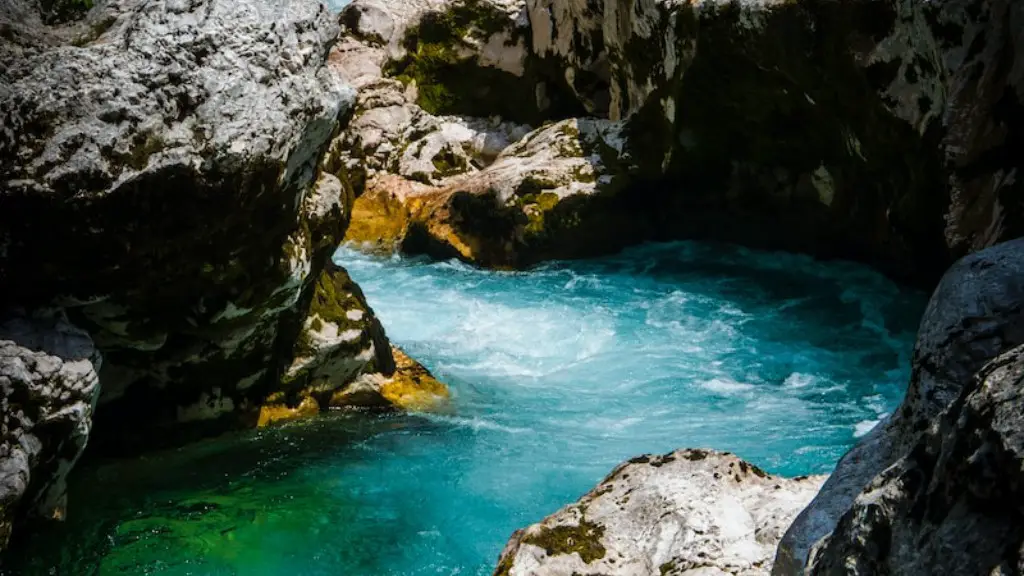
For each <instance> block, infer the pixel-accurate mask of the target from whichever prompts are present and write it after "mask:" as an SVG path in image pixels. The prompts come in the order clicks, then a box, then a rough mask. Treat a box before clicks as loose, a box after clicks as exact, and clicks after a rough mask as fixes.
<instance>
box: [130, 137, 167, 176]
mask: <svg viewBox="0 0 1024 576" xmlns="http://www.w3.org/2000/svg"><path fill="white" fill-rule="evenodd" d="M163 149H164V141H163V139H161V138H160V137H159V136H156V135H154V134H146V135H141V134H140V135H139V136H136V138H135V142H134V145H133V146H132V149H131V151H130V152H129V153H128V155H127V157H125V158H124V163H125V164H127V165H128V166H131V167H132V168H134V169H136V170H142V169H143V168H145V167H146V166H147V165H149V158H150V157H151V156H152V155H153V154H156V153H157V152H160V151H162V150H163Z"/></svg>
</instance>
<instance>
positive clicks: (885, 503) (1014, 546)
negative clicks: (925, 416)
mask: <svg viewBox="0 0 1024 576" xmlns="http://www.w3.org/2000/svg"><path fill="white" fill-rule="evenodd" d="M1022 549H1024V346H1018V347H1017V348H1014V349H1012V350H1010V351H1009V352H1007V353H1005V354H1003V355H1001V356H999V357H998V358H996V359H995V360H993V361H992V362H990V363H988V364H987V365H986V366H985V367H984V368H982V369H981V370H980V371H979V372H978V374H977V375H976V376H975V378H974V380H973V381H972V382H971V383H970V384H968V385H967V386H965V388H964V390H963V391H962V393H961V394H960V396H959V398H958V399H957V400H956V401H954V402H953V404H952V405H951V406H950V407H949V409H948V410H946V412H945V413H944V414H943V415H942V416H941V417H940V418H938V419H936V421H935V422H934V423H933V424H932V426H931V427H930V428H929V429H928V431H927V432H926V433H924V434H923V435H922V436H921V437H920V439H919V440H918V441H917V443H916V444H914V446H913V447H912V448H911V449H910V450H909V451H908V452H907V453H906V455H905V456H903V457H902V458H901V459H900V460H898V461H897V462H896V463H895V464H894V465H892V466H891V467H889V468H888V469H886V470H885V471H884V472H882V473H881V474H879V475H878V476H877V477H876V478H875V479H874V480H872V481H871V483H870V484H868V485H867V486H866V487H865V489H864V491H863V492H862V493H861V494H860V495H859V496H857V499H856V500H855V501H854V503H853V507H852V508H851V509H850V510H849V511H847V512H846V513H845V514H844V515H843V517H842V518H841V519H840V520H839V524H838V525H837V526H836V529H835V530H834V531H833V532H832V534H831V535H829V536H828V537H827V538H825V539H824V540H823V541H822V542H820V543H819V544H818V545H817V546H816V547H815V548H814V550H813V552H812V553H811V559H810V562H809V566H808V569H807V573H808V574H821V575H833V574H849V575H855V574H863V575H869V574H896V575H899V574H949V575H951V576H961V575H963V576H968V575H975V574H1020V573H1024V559H1022V557H1021V550H1022Z"/></svg>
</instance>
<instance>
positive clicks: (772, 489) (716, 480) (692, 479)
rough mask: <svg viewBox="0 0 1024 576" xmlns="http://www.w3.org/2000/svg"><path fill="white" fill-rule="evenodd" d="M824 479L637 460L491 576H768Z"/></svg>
mask: <svg viewBox="0 0 1024 576" xmlns="http://www.w3.org/2000/svg"><path fill="white" fill-rule="evenodd" d="M823 479H824V478H823V477H812V478H807V477H805V478H799V479H788V478H780V477H777V476H772V475H769V474H767V473H765V472H763V471H762V470H760V469H758V468H757V467H756V466H753V465H750V464H747V463H746V462H744V461H742V460H740V459H739V458H737V457H736V456H733V455H731V454H727V453H721V452H709V451H705V450H680V451H677V452H673V453H671V454H666V455H664V456H641V457H639V458H634V459H633V460H630V461H629V462H626V463H624V464H622V465H620V466H619V467H618V468H616V469H615V470H614V471H612V473H611V474H610V475H609V476H608V477H607V478H606V479H605V480H604V481H602V482H601V483H600V484H599V485H598V486H597V487H596V488H594V490H592V491H590V492H589V493H588V494H587V495H585V496H584V497H583V498H581V499H580V500H579V501H578V502H576V503H574V504H571V505H569V506H567V507H565V508H563V509H562V510H560V511H558V512H557V513H555V514H553V515H551V516H549V517H548V518H545V519H544V520H543V521H542V522H540V523H538V524H534V525H533V526H530V527H529V528H526V529H523V530H519V531H517V532H516V533H515V534H514V535H513V536H512V539H511V540H510V541H509V543H508V545H507V546H506V547H505V550H504V552H502V555H501V560H500V562H499V564H498V568H497V570H496V571H495V576H570V575H573V574H578V575H581V576H583V575H599V574H616V575H619V576H668V575H671V576H683V575H685V576H698V575H700V576H716V575H729V574H735V575H743V576H755V575H763V574H768V572H769V570H770V569H771V562H772V555H773V553H774V550H775V545H776V544H777V543H778V541H779V538H781V537H782V532H783V530H785V528H786V526H787V525H788V524H789V522H790V520H792V518H793V516H794V515H795V514H796V513H797V511H798V510H800V508H801V507H802V506H804V505H805V504H806V503H807V501H808V500H810V498H811V497H812V496H813V495H814V493H815V492H816V491H817V489H818V487H819V486H821V482H822V480H823Z"/></svg>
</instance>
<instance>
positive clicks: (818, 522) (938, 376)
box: [774, 239, 1024, 575]
mask: <svg viewBox="0 0 1024 576" xmlns="http://www.w3.org/2000/svg"><path fill="white" fill-rule="evenodd" d="M1020 344H1024V239H1019V240H1014V241H1011V242H1006V243H1003V244H1000V245H998V246H995V247H993V248H989V249H987V250H984V251H981V252H978V253H975V254H972V255H971V256H968V257H966V258H963V259H962V260H960V261H959V262H958V263H957V264H956V265H955V266H953V267H952V268H951V269H950V270H949V272H947V273H946V275H945V276H944V277H943V279H942V282H941V283H940V284H939V287H938V288H937V289H936V290H935V293H934V295H933V296H932V299H931V301H930V302H929V304H928V308H927V310H926V311H925V315H924V319H923V320H922V321H921V329H920V332H919V335H918V341H917V345H916V348H915V351H914V357H913V366H912V378H911V382H910V387H909V389H908V390H907V395H906V398H905V399H904V401H903V404H902V405H901V406H900V408H899V409H898V410H897V411H896V412H895V413H894V414H893V415H892V416H891V417H890V418H889V419H887V420H886V421H885V422H883V423H882V424H879V425H878V426H877V427H876V428H875V429H874V430H873V431H872V432H871V433H870V434H868V435H867V436H865V437H864V438H862V439H861V441H860V442H859V443H858V444H857V445H856V446H854V447H853V448H852V449H851V450H850V451H849V452H848V453H847V454H846V455H845V456H843V458H842V460H840V462H839V464H838V465H837V466H836V469H835V471H834V472H833V474H832V476H831V477H830V478H829V480H828V482H826V483H825V485H824V487H823V488H822V490H821V493H820V494H818V496H817V497H815V499H814V501H813V502H811V504H810V505H809V506H808V507H807V509H806V510H804V511H803V512H801V513H800V516H799V517H798V518H797V519H796V520H795V521H794V523H793V526H792V527H791V528H790V529H789V531H788V532H787V533H786V536H785V538H784V539H783V541H782V543H781V545H780V546H779V553H778V558H777V559H776V562H775V571H774V573H775V574H780V575H781V574H798V573H800V572H801V571H802V569H803V566H804V564H805V562H806V559H807V554H808V552H809V551H810V549H811V547H812V546H813V545H814V544H815V543H816V542H817V541H818V540H819V539H821V538H822V537H824V536H827V535H828V534H829V533H830V532H832V531H833V530H834V529H835V528H836V523H837V522H838V521H839V518H840V517H841V516H843V515H844V514H846V513H847V510H849V509H850V506H851V505H853V504H854V502H855V500H857V499H861V498H865V496H864V494H863V493H862V490H863V489H864V488H865V486H868V485H869V483H872V484H873V483H874V482H877V479H876V480H874V481H873V480H872V479H873V478H875V477H876V475H878V474H880V473H882V472H883V471H884V470H886V469H887V468H889V467H890V466H892V465H893V464H894V463H896V462H897V461H898V460H900V459H901V458H905V457H907V455H908V454H911V453H913V452H915V451H917V450H918V448H916V447H915V446H919V445H920V442H921V440H920V437H921V434H922V433H923V432H925V431H927V430H929V428H930V427H932V426H933V425H934V424H935V422H936V419H937V418H938V417H939V416H940V414H942V412H943V411H944V410H946V409H947V408H948V407H949V405H950V404H951V403H952V402H953V401H954V400H956V399H957V398H958V397H961V396H962V394H963V393H964V390H965V389H966V388H968V387H969V385H970V382H971V380H972V378H973V377H974V375H975V374H976V373H977V372H978V371H979V370H980V369H981V368H982V367H983V366H984V365H985V364H986V362H988V361H989V360H991V359H993V358H995V357H996V356H998V355H999V354H1000V353H1002V352H1003V351H1006V350H1008V349H1010V348H1013V347H1014V346H1018V345H1020ZM975 432H976V433H978V434H987V433H988V430H986V429H985V428H979V429H977V430H975ZM869 489H870V488H869ZM966 526H967V524H964V525H963V526H962V527H961V528H962V529H966ZM864 573H866V572H864ZM986 573H987V572H986Z"/></svg>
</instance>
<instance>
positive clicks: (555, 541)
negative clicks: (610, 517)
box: [523, 518, 606, 564]
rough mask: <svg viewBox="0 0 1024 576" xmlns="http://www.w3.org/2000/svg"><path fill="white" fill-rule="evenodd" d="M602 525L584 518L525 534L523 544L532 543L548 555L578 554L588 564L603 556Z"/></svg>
mask: <svg viewBox="0 0 1024 576" xmlns="http://www.w3.org/2000/svg"><path fill="white" fill-rule="evenodd" d="M602 536H604V527H603V526H598V525H597V524H592V523H590V522H588V521H587V520H586V519H585V518H583V519H581V520H580V523H579V525H577V526H555V527H552V528H545V529H543V530H542V531H541V532H540V533H538V534H536V535H533V534H527V535H526V536H525V537H524V538H523V543H524V544H533V545H534V546H538V547H540V548H543V549H544V550H546V551H547V553H548V554H550V555H556V554H573V553H576V554H579V555H580V559H581V560H583V561H584V562H585V563H587V564H590V563H591V562H594V561H596V560H600V559H601V558H604V555H605V553H606V550H605V547H604V545H603V544H601V537H602Z"/></svg>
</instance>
